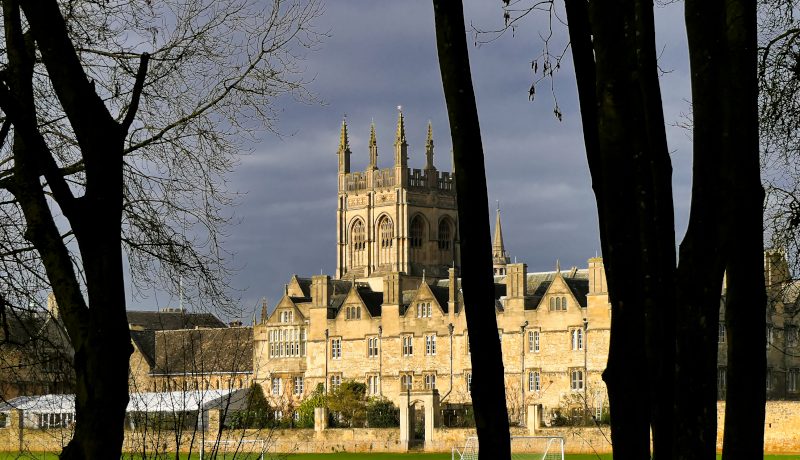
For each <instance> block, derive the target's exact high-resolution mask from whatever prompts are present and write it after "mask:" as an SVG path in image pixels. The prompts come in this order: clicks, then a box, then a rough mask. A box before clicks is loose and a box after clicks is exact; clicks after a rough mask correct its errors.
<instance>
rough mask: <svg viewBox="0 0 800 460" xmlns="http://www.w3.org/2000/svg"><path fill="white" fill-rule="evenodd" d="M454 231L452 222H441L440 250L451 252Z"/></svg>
mask: <svg viewBox="0 0 800 460" xmlns="http://www.w3.org/2000/svg"><path fill="white" fill-rule="evenodd" d="M452 240H453V231H452V228H451V226H450V222H448V220H447V219H442V220H441V222H439V249H441V250H449V249H450V248H451V247H452Z"/></svg>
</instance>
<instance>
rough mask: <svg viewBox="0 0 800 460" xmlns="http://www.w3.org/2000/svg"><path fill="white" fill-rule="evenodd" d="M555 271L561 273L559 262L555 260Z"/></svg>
mask: <svg viewBox="0 0 800 460" xmlns="http://www.w3.org/2000/svg"><path fill="white" fill-rule="evenodd" d="M556 271H557V272H558V273H561V262H560V261H559V260H558V259H556Z"/></svg>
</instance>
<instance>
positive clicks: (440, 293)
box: [253, 113, 800, 423]
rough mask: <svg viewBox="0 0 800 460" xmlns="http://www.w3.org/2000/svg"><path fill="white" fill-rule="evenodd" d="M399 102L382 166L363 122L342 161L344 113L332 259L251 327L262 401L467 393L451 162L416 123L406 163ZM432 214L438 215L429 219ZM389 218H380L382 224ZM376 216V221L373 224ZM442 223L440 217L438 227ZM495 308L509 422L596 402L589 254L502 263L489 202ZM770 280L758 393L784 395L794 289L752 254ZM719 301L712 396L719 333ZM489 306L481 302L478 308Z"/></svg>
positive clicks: (596, 308)
mask: <svg viewBox="0 0 800 460" xmlns="http://www.w3.org/2000/svg"><path fill="white" fill-rule="evenodd" d="M407 147H408V145H407V142H406V136H405V125H404V119H403V116H402V113H401V114H400V116H399V118H398V123H397V131H396V139H395V143H394V160H395V161H394V167H393V168H390V169H378V167H377V143H376V140H375V134H374V127H373V128H372V130H371V135H370V141H369V157H370V160H369V165H368V167H367V169H366V170H365V171H363V172H351V171H350V154H351V151H350V145H349V140H348V134H347V125H346V123H342V129H341V135H340V140H339V150H338V159H339V169H338V174H339V180H338V205H337V226H336V232H337V265H336V267H337V268H336V274H335V276H334V277H333V278H331V277H329V276H327V275H319V276H313V277H311V278H303V277H298V276H293V277H292V279H291V280H290V282H289V283H288V285H287V286H286V290H285V295H284V296H283V297H282V298H281V299H280V301H279V302H278V304H277V306H276V307H275V309H274V310H273V311H272V313H271V314H268V307H267V306H266V305H264V307H263V311H262V317H261V321H260V322H259V323H258V324H256V325H255V326H254V328H253V340H254V364H253V369H254V373H253V379H254V381H255V382H258V383H260V384H262V387H263V388H264V389H265V392H266V393H267V395H268V397H270V398H271V402H272V404H274V405H276V406H284V407H287V408H291V407H296V405H297V404H298V403H299V401H300V400H301V399H302V398H303V397H304V396H305V395H307V394H309V393H310V392H311V391H313V390H314V389H315V388H316V387H317V386H318V385H322V386H323V387H325V388H326V389H330V388H331V387H332V386H336V385H338V384H340V383H341V382H342V381H344V380H348V379H353V380H357V381H361V382H364V383H366V384H367V388H368V392H369V393H370V394H374V395H380V396H385V397H388V398H390V399H392V400H393V401H394V402H395V403H396V404H398V405H399V404H400V402H401V401H402V399H403V397H404V394H406V393H407V392H408V391H410V390H414V391H417V390H422V389H430V388H436V389H438V390H439V393H440V394H441V395H442V403H443V404H447V403H456V404H458V403H469V402H470V395H469V385H470V382H471V379H472V370H471V363H470V354H469V343H468V334H467V327H466V321H465V317H464V313H463V302H462V298H461V294H460V289H459V285H458V283H459V279H458V276H457V274H458V270H459V265H460V257H459V244H458V235H457V230H456V229H457V228H458V225H457V221H456V219H457V208H456V205H455V189H454V173H443V172H438V171H437V170H436V168H435V167H434V166H433V138H432V133H431V128H430V126H429V127H428V137H427V141H426V143H425V156H426V167H425V169H423V170H412V169H409V168H408V150H407ZM443 222H444V223H445V224H446V225H444V226H442V223H443ZM387 223H391V225H389V224H387ZM384 224H386V225H384ZM450 224H452V226H450ZM492 253H493V265H494V269H493V270H494V274H495V279H494V280H495V292H496V295H495V305H494V306H493V308H494V309H495V314H496V318H497V324H498V334H499V335H500V338H501V343H502V350H503V364H504V367H505V374H506V396H507V402H508V406H509V410H510V417H511V418H512V420H519V421H520V422H521V423H524V422H523V421H524V414H522V411H523V409H522V408H524V407H526V406H528V405H530V404H542V405H543V407H544V411H543V413H544V416H545V417H544V418H545V421H547V419H548V417H549V416H550V415H551V414H552V413H553V410H554V409H556V408H558V407H561V408H562V409H563V408H567V409H569V408H570V407H583V405H584V400H585V404H586V405H587V406H588V407H590V408H592V409H593V410H594V412H595V414H596V415H597V416H602V411H603V410H604V409H603V408H604V407H607V398H606V390H605V385H604V384H603V382H602V379H601V373H602V371H603V369H605V365H606V360H607V354H608V345H609V330H610V321H611V310H610V304H609V302H608V293H607V286H606V280H605V272H604V269H603V260H602V258H600V257H595V258H591V259H589V260H588V265H587V267H586V268H584V269H578V268H575V267H573V268H570V269H568V270H561V268H560V267H559V266H558V264H557V266H556V269H555V270H554V271H550V272H541V273H529V272H528V271H527V267H526V265H525V264H517V263H514V264H512V263H510V258H509V256H508V253H507V251H506V249H505V246H504V244H503V236H502V229H501V223H500V210H499V207H498V211H497V216H496V223H495V237H494V244H493V247H492ZM765 273H766V275H767V280H768V284H769V286H770V287H769V292H770V299H771V303H770V312H769V320H768V322H769V323H770V325H771V327H770V332H769V333H770V334H771V337H772V340H771V342H770V347H769V349H768V350H767V353H768V357H769V366H770V368H769V375H770V389H769V393H768V396H769V397H770V398H784V399H793V398H797V397H798V396H800V395H799V394H798V386H800V382H798V380H799V379H798V368H800V358H798V355H800V353H792V351H793V350H794V351H798V342H800V341H798V338H797V315H796V312H797V311H798V309H797V307H796V305H795V304H796V299H797V298H798V295H797V294H798V286H797V285H796V284H794V283H791V282H789V273H788V269H787V267H786V264H785V261H784V259H783V258H782V257H780V255H779V254H777V253H774V252H770V253H767V255H766V257H765ZM722 294H723V295H722V302H723V308H722V310H721V313H720V315H721V316H720V318H721V323H720V349H719V362H720V368H719V377H720V385H719V386H720V396H721V397H722V396H724V392H725V386H726V375H725V365H724V362H725V360H726V344H725V337H726V335H725V330H724V329H725V328H724V319H722V318H724V298H725V296H724V294H725V292H724V288H723V292H722ZM486 307H487V308H492V306H488V305H487V306H486Z"/></svg>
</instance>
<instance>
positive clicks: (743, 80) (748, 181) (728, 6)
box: [720, 0, 767, 460]
mask: <svg viewBox="0 0 800 460" xmlns="http://www.w3.org/2000/svg"><path fill="white" fill-rule="evenodd" d="M724 6H725V12H724V16H725V18H726V21H725V25H726V27H725V28H724V29H723V30H722V34H721V35H723V39H724V43H725V46H726V53H727V55H728V65H729V67H728V69H726V70H727V71H723V72H722V73H721V75H720V76H721V78H722V80H723V83H724V86H721V88H724V89H725V91H726V93H725V95H724V97H723V101H724V103H725V104H726V106H724V113H725V114H726V116H724V118H723V120H724V123H725V124H724V126H723V130H722V133H721V134H722V136H721V140H720V142H721V144H722V145H723V148H724V150H725V152H727V153H728V155H729V160H728V161H726V162H725V163H723V165H724V167H723V168H722V169H723V174H724V175H725V176H726V178H727V180H726V183H728V184H730V186H731V190H730V193H728V205H727V207H726V214H727V218H728V219H727V223H728V228H729V229H730V230H729V231H730V244H729V249H728V260H727V276H728V285H729V287H728V290H727V299H726V300H727V302H726V308H725V321H726V324H727V333H728V340H727V344H728V366H727V373H728V378H727V379H726V380H727V383H728V388H727V393H726V400H727V404H726V405H725V435H724V439H723V452H722V455H723V458H724V459H725V460H734V459H749V458H761V457H763V455H764V411H765V408H764V406H765V402H766V382H765V372H766V367H767V358H766V352H765V347H766V332H765V329H766V304H767V296H766V290H765V289H764V287H765V282H764V269H763V266H764V265H763V264H764V259H763V254H764V241H763V235H764V231H763V224H762V223H763V200H764V189H763V187H762V185H761V178H760V177H759V174H758V172H759V171H760V164H759V152H758V146H759V140H758V139H759V138H758V105H757V104H758V102H757V100H758V99H757V98H758V95H757V88H758V85H757V51H756V50H757V37H756V34H757V22H756V5H755V2H748V1H743V0H729V1H726V2H724ZM726 74H727V75H726ZM730 75H736V78H730ZM726 77H727V78H726ZM733 229H735V231H734V230H733Z"/></svg>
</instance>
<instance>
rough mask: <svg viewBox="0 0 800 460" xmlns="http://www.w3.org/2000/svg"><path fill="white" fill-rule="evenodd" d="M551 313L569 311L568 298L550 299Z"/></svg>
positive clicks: (557, 297)
mask: <svg viewBox="0 0 800 460" xmlns="http://www.w3.org/2000/svg"><path fill="white" fill-rule="evenodd" d="M550 311H567V298H566V297H564V296H554V297H550Z"/></svg>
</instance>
